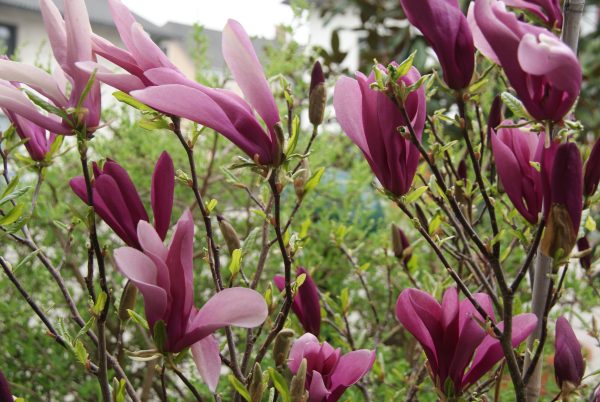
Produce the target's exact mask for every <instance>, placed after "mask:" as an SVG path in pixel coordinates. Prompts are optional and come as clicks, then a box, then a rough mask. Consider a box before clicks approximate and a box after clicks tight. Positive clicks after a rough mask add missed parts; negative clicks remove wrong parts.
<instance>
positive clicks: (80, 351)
mask: <svg viewBox="0 0 600 402" xmlns="http://www.w3.org/2000/svg"><path fill="white" fill-rule="evenodd" d="M73 351H74V352H75V356H76V357H77V360H78V361H79V363H81V364H83V365H84V366H85V365H87V361H88V356H89V354H88V352H87V350H85V346H84V345H83V342H81V341H80V340H79V339H77V340H76V341H75V345H73Z"/></svg>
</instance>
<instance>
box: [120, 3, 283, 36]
mask: <svg viewBox="0 0 600 402" xmlns="http://www.w3.org/2000/svg"><path fill="white" fill-rule="evenodd" d="M123 2H124V3H125V4H126V5H127V6H129V7H130V8H131V9H132V10H133V11H134V12H135V13H137V14H139V15H141V16H142V17H144V18H146V19H148V20H150V21H152V22H153V23H155V24H158V25H162V24H164V23H165V22H168V21H174V22H180V23H184V24H193V23H195V22H197V23H200V24H202V25H203V26H205V27H206V28H210V29H218V30H221V29H222V28H223V26H224V25H225V23H226V22H227V19H228V18H233V19H236V20H238V21H239V22H240V23H241V24H242V25H243V26H244V28H245V29H246V31H248V33H249V34H250V35H252V36H263V37H266V38H272V37H273V36H274V35H275V25H276V24H280V23H289V22H291V21H292V20H293V13H292V10H291V9H290V7H289V6H287V5H284V4H282V0H167V1H164V0H123Z"/></svg>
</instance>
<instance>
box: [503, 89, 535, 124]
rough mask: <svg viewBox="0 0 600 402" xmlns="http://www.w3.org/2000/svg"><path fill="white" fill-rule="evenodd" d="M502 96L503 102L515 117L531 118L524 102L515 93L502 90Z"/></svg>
mask: <svg viewBox="0 0 600 402" xmlns="http://www.w3.org/2000/svg"><path fill="white" fill-rule="evenodd" d="M500 97H501V98H502V102H503V103H504V104H505V105H506V106H507V107H508V108H509V109H510V111H511V112H512V113H513V114H514V115H515V117H517V118H523V119H527V120H531V116H529V113H527V110H525V106H523V103H522V102H521V101H520V100H519V99H517V98H516V97H515V96H514V95H513V94H511V93H510V92H502V94H501V95H500Z"/></svg>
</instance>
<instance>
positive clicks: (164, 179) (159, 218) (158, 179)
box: [151, 151, 175, 240]
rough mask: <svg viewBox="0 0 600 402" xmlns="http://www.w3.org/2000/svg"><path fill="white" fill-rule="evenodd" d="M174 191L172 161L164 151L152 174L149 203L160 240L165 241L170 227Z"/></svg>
mask: <svg viewBox="0 0 600 402" xmlns="http://www.w3.org/2000/svg"><path fill="white" fill-rule="evenodd" d="M174 191H175V168H174V166H173V160H172V159H171V157H170V156H169V154H168V153H167V152H166V151H164V152H163V153H162V154H161V155H160V157H159V158H158V161H157V162H156V166H155V167H154V173H152V189H151V201H152V211H153V212H154V227H155V228H156V232H157V233H158V235H159V236H160V238H161V239H163V240H164V239H165V237H166V235H167V231H168V230H169V226H170V225H171V212H172V211H173V192H174Z"/></svg>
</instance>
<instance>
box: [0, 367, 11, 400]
mask: <svg viewBox="0 0 600 402" xmlns="http://www.w3.org/2000/svg"><path fill="white" fill-rule="evenodd" d="M12 400H13V396H12V393H11V391H10V385H9V384H8V380H7V379H6V377H4V374H3V373H2V371H0V401H2V402H8V401H12Z"/></svg>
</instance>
